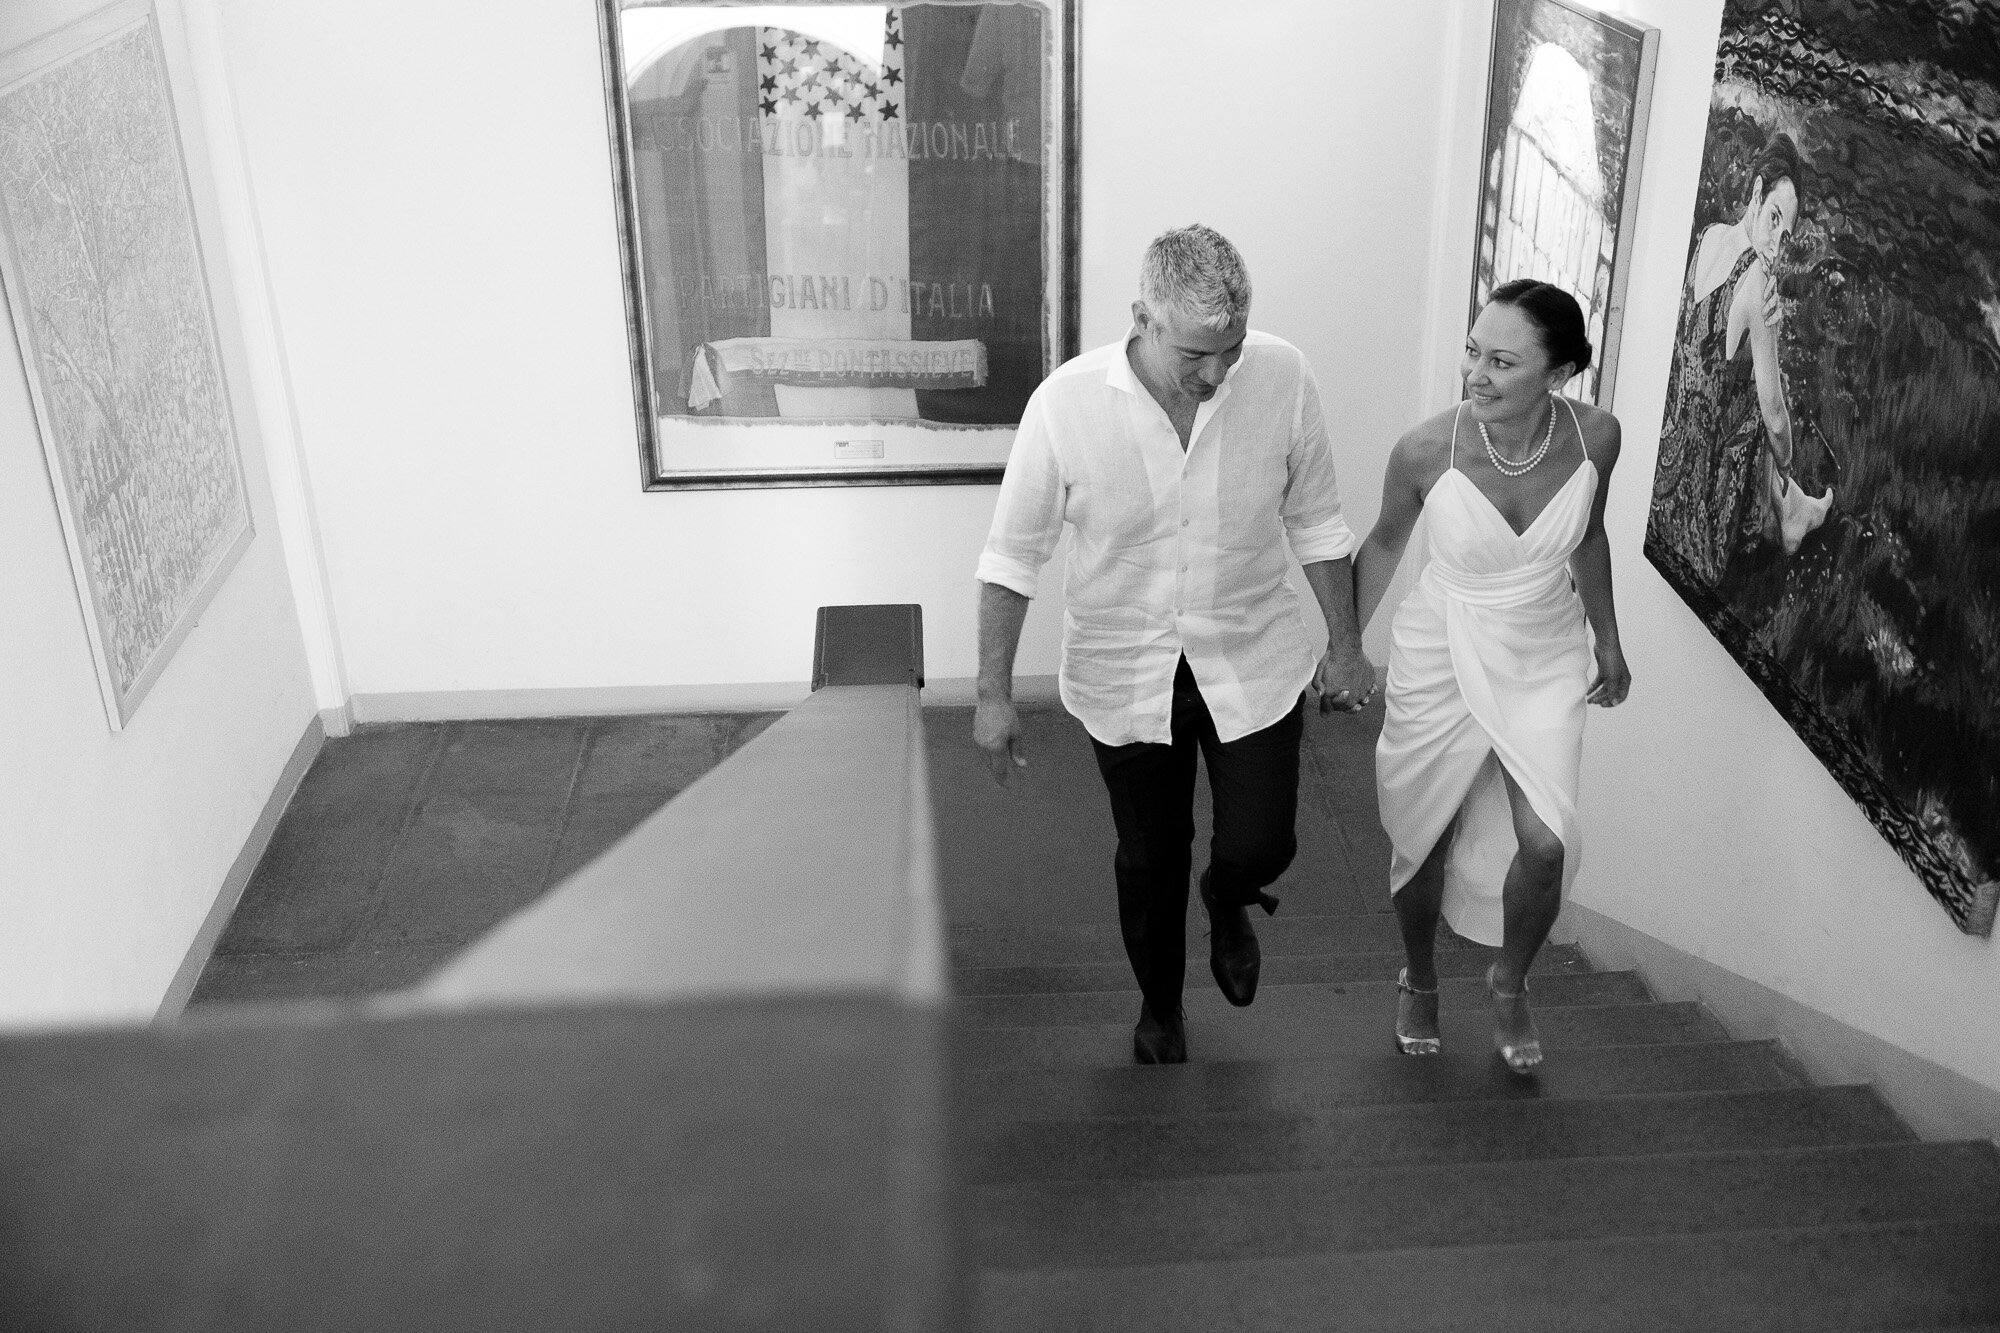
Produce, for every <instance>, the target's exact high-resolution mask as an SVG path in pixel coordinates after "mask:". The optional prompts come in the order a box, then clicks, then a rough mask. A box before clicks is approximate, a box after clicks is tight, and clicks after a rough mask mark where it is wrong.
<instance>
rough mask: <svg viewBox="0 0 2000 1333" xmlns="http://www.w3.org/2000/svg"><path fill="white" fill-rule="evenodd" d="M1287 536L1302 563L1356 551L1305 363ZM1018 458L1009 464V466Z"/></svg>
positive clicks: (1290, 462) (1290, 464)
mask: <svg viewBox="0 0 2000 1333" xmlns="http://www.w3.org/2000/svg"><path fill="white" fill-rule="evenodd" d="M1285 468H1286V481H1285V502H1284V506H1283V509H1282V510H1281V513H1282V516H1283V518H1284V522H1285V539H1286V540H1287V541H1288V542H1289V543H1290V544H1291V548H1292V555H1293V557H1294V558H1296V559H1297V560H1298V562H1299V563H1300V564H1302V565H1310V564H1316V563H1318V562H1319V561H1322V560H1338V559H1340V558H1341V557H1343V556H1347V555H1351V554H1353V552H1354V547H1355V545H1356V543H1355V540H1354V530H1353V529H1352V528H1350V527H1348V526H1347V519H1346V517H1345V516H1344V515H1343V514H1342V513H1341V509H1340V487H1339V486H1338V485H1337V484H1336V483H1335V481H1334V476H1333V446H1332V444H1331V443H1330V442H1329V441H1328V439H1327V436H1326V417H1325V415H1324V414H1323V413H1322V412H1321V410H1320V403H1319V385H1318V384H1317V383H1316V382H1315V381H1314V379H1313V374H1312V370H1311V368H1310V367H1308V366H1305V365H1301V366H1300V367H1299V390H1298V400H1297V402H1296V403H1295V404H1294V406H1293V414H1292V447H1291V450H1290V452H1289V453H1288V454H1287V456H1286V459H1285ZM1011 470H1012V464H1011V463H1010V464H1009V471H1011Z"/></svg>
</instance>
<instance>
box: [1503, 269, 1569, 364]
mask: <svg viewBox="0 0 2000 1333" xmlns="http://www.w3.org/2000/svg"><path fill="white" fill-rule="evenodd" d="M1488 300H1489V301H1490V302H1491V303H1492V304H1494V305H1506V306H1512V307H1514V309H1516V310H1518V311H1520V312H1521V313H1522V314H1524V315H1526V316H1527V317H1528V322H1529V323H1530V324H1533V325H1534V326H1535V332H1536V333H1537V334H1539V335H1540V336H1541V340H1542V350H1543V351H1544V352H1547V353H1548V355H1549V364H1550V365H1552V366H1559V365H1561V364H1562V363H1563V362H1565V361H1567V362H1569V363H1570V364H1571V365H1572V366H1574V367H1575V369H1574V370H1573V371H1572V372H1571V373H1572V374H1574V375H1581V374H1582V373H1583V372H1584V371H1586V370H1588V369H1590V339H1589V338H1588V337H1586V336H1584V331H1583V307H1582V306H1579V305H1578V304H1577V303H1576V298H1575V297H1574V296H1571V295H1570V294H1569V293H1568V292H1566V291H1564V290H1563V289H1562V288H1560V287H1558V286H1556V285H1555V284H1554V283H1550V282H1537V281H1536V280H1535V279H1533V278H1516V279H1514V280H1513V281H1512V282H1503V283H1501V284H1500V285H1499V286H1498V287H1495V288H1494V289H1493V295H1492V296H1491V297H1489V298H1488Z"/></svg>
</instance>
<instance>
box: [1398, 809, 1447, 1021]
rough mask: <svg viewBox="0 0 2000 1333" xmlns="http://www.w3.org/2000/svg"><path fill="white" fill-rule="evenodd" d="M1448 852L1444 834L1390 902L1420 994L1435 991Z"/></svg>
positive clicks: (1411, 972)
mask: <svg viewBox="0 0 2000 1333" xmlns="http://www.w3.org/2000/svg"><path fill="white" fill-rule="evenodd" d="M1450 851H1451V834H1450V833H1448V832H1447V833H1446V834H1445V835H1444V836H1443V837H1442V838H1439V839H1438V844H1437V846H1435V847H1433V848H1431V854H1430V855H1429V856H1427V857H1425V858H1424V863H1423V865H1422V866H1420V867H1419V868H1418V870H1417V873H1416V874H1414V875H1412V876H1410V878H1409V881H1408V882H1407V883H1405V884H1404V885H1403V887H1402V888H1400V889H1398V890H1396V893H1395V896H1394V898H1393V899H1392V900H1391V901H1393V902H1394V903H1395V905H1396V924H1397V925H1398V926H1400V927H1401V928H1402V931H1403V955H1404V957H1406V958H1407V959H1408V960H1409V964H1410V984H1411V985H1412V986H1415V987H1416V988H1417V989H1419V990H1436V989H1437V984H1438V982H1437V928H1438V917H1439V916H1440V915H1441V914H1442V912H1443V911H1444V861H1445V857H1446V855H1448V854H1449V853H1450Z"/></svg>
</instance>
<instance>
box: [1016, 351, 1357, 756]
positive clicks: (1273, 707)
mask: <svg viewBox="0 0 2000 1333" xmlns="http://www.w3.org/2000/svg"><path fill="white" fill-rule="evenodd" d="M1132 336H1133V335H1132V332H1131V331H1130V330H1128V331H1127V332H1126V336H1125V337H1124V338H1122V339H1120V340H1119V341H1118V342H1115V343H1112V344H1111V345H1109V346H1106V347H1099V348H1097V349H1095V350H1093V351H1089V352H1085V353H1084V354H1083V355H1081V356H1078V357H1076V358H1075V359H1074V360H1071V361H1069V362H1066V363H1065V364H1064V365H1062V366H1061V367H1059V368H1058V369H1057V370H1056V372H1055V373H1054V374H1053V375H1051V376H1049V377H1048V379H1046V380H1044V381H1043V382H1042V384H1041V386H1040V387H1039V388H1037V389H1036V390H1035V392H1034V396H1033V397H1031V398H1030V399H1029V400H1028V405H1027V408H1026V409H1025V410H1024V411H1023V412H1022V415H1021V427H1020V430H1019V431H1018V433H1016V435H1015V437H1014V447H1013V450H1012V451H1011V452H1010V453H1009V454H1008V457H1007V472H1006V475H1005V477H1004V478H1003V479H1002V481H1001V483H1000V502H999V506H998V508H996V509H995V511H994V514H993V527H992V530H991V531H990V532H989V533H988V534H987V537H986V549H985V551H984V552H983V553H982V554H981V556H980V558H979V568H978V574H977V577H978V578H979V579H980V581H982V582H985V583H994V584H998V585H999V586H1001V587H1003V588H1011V589H1013V590H1014V591H1015V592H1017V593H1020V594H1021V595H1022V596H1023V597H1033V596H1034V595H1035V587H1036V582H1037V580H1038V578H1039V577H1040V572H1041V568H1042V566H1043V565H1044V564H1046V563H1047V562H1048V559H1049V557H1050V556H1051V555H1053V554H1054V553H1055V548H1056V543H1057V541H1058V540H1059V539H1060V538H1061V536H1062V532H1063V525H1064V524H1065V523H1067V524H1068V525H1069V526H1070V528H1071V530H1072V533H1073V536H1072V540H1071V542H1070V551H1069V562H1068V563H1069V567H1068V572H1067V575H1066V577H1065V579H1064V582H1063V590H1064V593H1065V595H1066V596H1067V598H1068V601H1069V609H1068V611H1067V613H1066V614H1065V616H1064V618H1063V657H1062V670H1061V676H1060V682H1061V689H1062V701H1063V705H1064V706H1065V707H1066V708H1068V709H1069V711H1070V712H1071V713H1073V714H1075V715H1076V717H1077V718H1078V720H1080V721H1081V722H1082V723H1083V725H1084V727H1085V729H1087V730H1088V731H1089V732H1090V734H1091V735H1092V736H1094V737H1096V738H1097V739H1098V740H1100V741H1102V742H1103V743H1104V744H1106V745H1127V744H1130V743H1132V742H1134V741H1153V742H1159V743H1161V744H1165V743H1167V742H1169V741H1171V740H1172V739H1173V695H1174V672H1175V669H1176V668H1177V667H1178V665H1179V662H1180V658H1181V656H1182V655H1183V654H1185V655H1186V657H1187V660H1188V666H1189V667H1190V668H1191V669H1192V670H1193V672H1194V678H1195V682H1196V683H1197V684H1198V685H1199V686H1200V687H1201V693H1202V697H1203V698H1204V699H1205V700H1206V701H1207V703H1208V709H1209V713H1210V715H1211V716H1212V717H1213V718H1214V720H1215V730H1216V734H1217V735H1218V736H1219V737H1220V738H1221V739H1222V740H1224V741H1233V740H1236V739H1238V738H1240V737H1243V736H1247V735H1249V734H1250V733H1251V732H1254V731H1261V730H1262V729H1263V728H1265V727H1268V726H1270V725H1272V724H1273V723H1275V722H1278V721H1279V720H1281V719H1282V718H1283V717H1284V716H1285V715H1286V714H1287V713H1289V712H1290V711H1291V710H1292V706H1293V705H1294V704H1295V703H1297V702H1298V698H1299V694H1300V692H1301V691H1302V690H1304V689H1305V687H1306V685H1307V683H1308V682H1310V681H1311V680H1312V676H1313V672H1314V670H1315V669H1316V667H1317V666H1318V652H1319V650H1318V646H1317V644H1316V642H1315V640H1314V637H1313V635H1312V634H1311V632H1310V631H1309V630H1308V629H1307V628H1306V621H1305V618H1304V617H1303V616H1302V615H1301V614H1300V608H1299V597H1298V594H1297V592H1296V591H1295V590H1294V589H1293V587H1292V585H1291V583H1290V581H1289V580H1288V579H1287V577H1286V575H1287V571H1288V569H1289V564H1288V562H1287V560H1286V555H1285V545H1286V543H1287V542H1289V543H1290V545H1291V553H1292V555H1293V556H1295V557H1297V559H1298V560H1299V562H1300V563H1301V564H1311V563H1313V562H1315V561H1320V560H1338V559H1340V558H1341V557H1342V556H1345V555H1348V554H1349V553H1350V552H1352V551H1353V549H1354V544H1355V543H1354V533H1353V532H1352V530H1350V529H1349V528H1348V526H1347V521H1346V520H1345V519H1344V518H1343V517H1342V516H1341V512H1340V493H1339V490H1338V489H1337V488H1336V487H1335V485H1334V476H1333V453H1332V450H1331V448H1330V447H1329V445H1328V443H1327V437H1326V423H1325V421H1324V419H1323V418H1322V416H1321V414H1320V403H1319V389H1318V387H1317V386H1316V385H1315V384H1314V382H1313V376H1312V370H1311V368H1310V367H1309V366H1307V364H1306V360H1305V357H1304V356H1303V355H1302V354H1300V352H1299V350H1298V349H1297V348H1296V347H1293V346H1292V345H1291V344H1290V343H1288V342H1286V341H1284V340H1283V339H1282V338H1274V337H1272V336H1271V335H1269V334H1266V333H1258V332H1255V331H1254V330H1253V331H1251V332H1249V333H1247V334H1246V335H1245V336H1244V340H1243V355H1242V356H1241V357H1240V358H1239V359H1238V360H1237V362H1236V364H1235V365H1234V366H1232V367H1230V370H1229V373H1228V375H1227V376H1226V377H1225V378H1224V379H1223V382H1222V384H1221V385H1220V386H1219V387H1218V388H1217V389H1216V391H1215V393H1214V395H1213V396H1212V397H1210V398H1209V399H1208V401H1207V402H1204V403H1202V404H1201V405H1200V407H1199V408H1198V409H1197V410H1196V412H1195V418H1194V427H1193V429H1192V430H1191V431H1190V432H1189V435H1188V447H1187V450H1186V452H1185V453H1183V452H1182V450H1181V446H1180V438H1179V436H1178V435H1177V434H1176V433H1175V431H1174V427H1173V423H1172V422H1171V421H1169V420H1168V419H1167V414H1166V411H1165V410H1164V409H1163V408H1161V406H1160V405H1159V403H1158V402H1156V401H1154V398H1153V396H1152V394H1151V393H1149V392H1148V391H1147V390H1146V388H1145V386H1144V385H1142V384H1140V382H1139V379H1138V377H1137V375H1136V374H1134V373H1133V370H1132V365H1131V362H1130V360H1129V359H1128V357H1127V355H1126V348H1127V346H1128V345H1129V343H1130V340H1131V338H1132Z"/></svg>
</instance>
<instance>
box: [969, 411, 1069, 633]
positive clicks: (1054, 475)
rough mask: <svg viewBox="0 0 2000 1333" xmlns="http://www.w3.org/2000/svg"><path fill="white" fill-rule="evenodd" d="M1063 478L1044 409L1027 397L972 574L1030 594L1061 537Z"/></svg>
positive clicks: (989, 581) (1031, 595) (979, 578)
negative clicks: (984, 543) (984, 541)
mask: <svg viewBox="0 0 2000 1333" xmlns="http://www.w3.org/2000/svg"><path fill="white" fill-rule="evenodd" d="M1063 493H1064V483H1063V476H1062V467H1061V464H1060V462H1059V460H1058V459H1057V457H1056V450H1055V439H1054V436H1053V434H1052V432H1051V431H1050V428H1049V420H1048V414H1047V413H1046V412H1045V411H1044V410H1042V405H1041V404H1040V403H1039V402H1037V401H1034V400H1030V401H1029V403H1028V407H1027V410H1026V411H1024V412H1023V413H1022V414H1021V426H1020V429H1019V430H1017V431H1016V432H1015V434H1014V447H1013V448H1012V449H1011V450H1010V451H1009V452H1008V454H1007V471H1006V473H1005V474H1004V475H1003V476H1002V477H1001V480H1000V503H999V504H998V505H997V506H995V508H994V510H993V526H992V527H991V528H990V529H989V530H988V531H987V533H986V549H985V550H984V551H982V552H981V553H980V556H979V568H978V570H977V571H976V573H975V575H974V577H976V578H977V579H978V580H979V581H980V582H981V583H992V584H996V585H998V586H999V587H1002V588H1010V589H1012V590H1013V591H1015V592H1017V593H1019V594H1021V596H1023V597H1028V598H1032V597H1033V596H1034V595H1035V588H1036V585H1037V583H1038V582H1039V581H1040V579H1041V572H1042V566H1043V565H1045V564H1047V563H1048V562H1049V557H1050V556H1052V555H1054V554H1055V550H1056V543H1057V542H1058V541H1060V540H1061V538H1062V526H1063Z"/></svg>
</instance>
